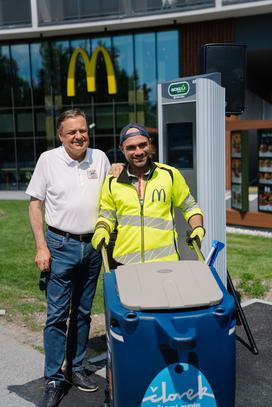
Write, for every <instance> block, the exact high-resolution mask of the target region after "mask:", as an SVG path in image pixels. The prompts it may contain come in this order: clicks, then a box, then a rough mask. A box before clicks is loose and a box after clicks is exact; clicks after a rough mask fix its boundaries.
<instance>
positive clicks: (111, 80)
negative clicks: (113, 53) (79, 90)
mask: <svg viewBox="0 0 272 407" xmlns="http://www.w3.org/2000/svg"><path fill="white" fill-rule="evenodd" d="M99 52H101V54H102V55H103V58H104V61H105V65H106V71H107V79H108V92H109V94H110V95H114V94H116V92H117V86H116V78H115V73H114V68H113V64H112V61H111V58H110V55H109V53H108V51H107V50H106V48H104V47H102V46H99V47H97V48H96V49H95V50H94V52H93V54H92V56H91V58H89V56H88V54H87V53H86V51H84V49H82V48H76V49H75V50H74V52H73V54H72V57H71V59H70V63H69V68H68V78H67V96H75V94H76V92H75V75H76V62H77V58H78V56H79V55H81V56H82V58H83V61H84V64H85V70H86V76H87V90H88V92H95V91H96V86H95V69H96V63H97V56H98V54H99Z"/></svg>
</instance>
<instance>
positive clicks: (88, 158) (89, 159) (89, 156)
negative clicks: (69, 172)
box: [61, 145, 92, 165]
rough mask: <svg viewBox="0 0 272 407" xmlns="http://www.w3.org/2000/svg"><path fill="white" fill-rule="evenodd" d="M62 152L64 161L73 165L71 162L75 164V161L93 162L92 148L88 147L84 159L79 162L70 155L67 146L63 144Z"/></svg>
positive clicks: (81, 162)
mask: <svg viewBox="0 0 272 407" xmlns="http://www.w3.org/2000/svg"><path fill="white" fill-rule="evenodd" d="M61 152H62V156H63V158H64V161H65V162H66V163H67V164H68V165H71V164H74V163H76V164H79V165H81V164H83V163H84V162H85V161H86V162H88V163H91V162H92V150H91V149H90V148H88V149H87V151H86V154H85V157H84V159H83V160H82V161H80V162H78V161H77V160H73V158H72V157H70V156H69V154H68V153H67V151H66V150H65V147H64V146H63V145H62V146H61Z"/></svg>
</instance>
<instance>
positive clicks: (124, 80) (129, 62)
mask: <svg viewBox="0 0 272 407" xmlns="http://www.w3.org/2000/svg"><path fill="white" fill-rule="evenodd" d="M113 61H114V68H115V75H116V81H117V95H116V99H117V100H120V101H126V102H127V101H128V100H129V91H130V90H133V89H134V63H133V37H132V35H120V36H116V37H113Z"/></svg>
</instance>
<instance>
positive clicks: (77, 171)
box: [26, 146, 110, 234]
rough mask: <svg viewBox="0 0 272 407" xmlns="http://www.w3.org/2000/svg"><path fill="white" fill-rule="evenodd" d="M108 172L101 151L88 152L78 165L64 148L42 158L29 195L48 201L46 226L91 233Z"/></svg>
mask: <svg viewBox="0 0 272 407" xmlns="http://www.w3.org/2000/svg"><path fill="white" fill-rule="evenodd" d="M109 168H110V163H109V160H108V158H107V156H106V154H105V153H103V151H101V150H97V149H91V148H88V149H87V152H86V156H85V159H84V160H83V161H81V162H78V161H75V160H73V159H72V158H71V157H70V156H69V155H68V154H67V152H66V150H65V148H64V147H63V146H61V147H58V148H55V149H53V150H50V151H46V152H44V153H42V154H41V156H40V158H39V160H38V162H37V165H36V167H35V170H34V173H33V175H32V178H31V180H30V183H29V185H28V187H27V190H26V193H27V194H28V195H30V196H33V197H34V198H37V199H40V200H41V201H45V221H46V223H47V225H49V226H53V227H55V228H57V229H60V230H62V231H64V232H69V233H75V234H83V233H90V232H93V231H94V227H95V222H96V220H97V216H98V209H99V198H100V191H101V188H102V185H103V182H104V180H105V177H106V175H107V172H108V170H109Z"/></svg>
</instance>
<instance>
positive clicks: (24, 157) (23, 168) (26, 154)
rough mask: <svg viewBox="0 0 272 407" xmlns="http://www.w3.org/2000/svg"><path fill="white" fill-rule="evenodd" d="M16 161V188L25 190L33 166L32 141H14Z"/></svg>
mask: <svg viewBox="0 0 272 407" xmlns="http://www.w3.org/2000/svg"><path fill="white" fill-rule="evenodd" d="M16 147H17V160H18V181H19V182H18V188H19V189H20V190H24V189H26V187H27V185H28V182H29V180H30V178H31V174H32V172H33V170H34V166H35V157H34V139H33V138H29V139H23V140H16Z"/></svg>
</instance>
